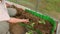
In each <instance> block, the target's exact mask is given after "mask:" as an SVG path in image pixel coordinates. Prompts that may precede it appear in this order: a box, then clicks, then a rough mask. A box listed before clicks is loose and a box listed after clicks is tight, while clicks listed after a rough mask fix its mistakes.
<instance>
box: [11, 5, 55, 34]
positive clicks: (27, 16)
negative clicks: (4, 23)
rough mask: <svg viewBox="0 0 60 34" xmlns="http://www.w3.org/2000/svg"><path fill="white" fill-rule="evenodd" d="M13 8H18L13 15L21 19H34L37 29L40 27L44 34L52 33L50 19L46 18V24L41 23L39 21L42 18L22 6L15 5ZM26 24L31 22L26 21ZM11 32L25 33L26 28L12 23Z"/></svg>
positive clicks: (12, 33) (13, 33) (15, 33)
mask: <svg viewBox="0 0 60 34" xmlns="http://www.w3.org/2000/svg"><path fill="white" fill-rule="evenodd" d="M13 8H16V10H17V14H16V15H15V16H13V17H15V18H19V19H29V20H32V21H33V22H34V23H35V26H34V28H35V29H39V30H40V31H41V32H42V33H43V34H50V31H51V28H52V25H51V24H50V23H49V22H48V21H46V20H45V22H46V24H40V23H39V22H38V21H40V20H41V18H38V17H36V16H33V15H32V14H30V13H28V12H25V11H24V10H22V9H21V8H17V7H15V6H13ZM26 24H29V23H26ZM10 32H11V34H25V32H26V29H25V28H24V27H22V26H20V25H19V24H10ZM55 33H56V32H55Z"/></svg>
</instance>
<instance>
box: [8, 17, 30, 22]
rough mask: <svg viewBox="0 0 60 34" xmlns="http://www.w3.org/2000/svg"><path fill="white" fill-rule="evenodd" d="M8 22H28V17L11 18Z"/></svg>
mask: <svg viewBox="0 0 60 34" xmlns="http://www.w3.org/2000/svg"><path fill="white" fill-rule="evenodd" d="M8 22H9V23H18V22H29V19H18V18H11V19H10V20H9V21H8Z"/></svg>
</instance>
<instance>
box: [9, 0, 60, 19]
mask: <svg viewBox="0 0 60 34" xmlns="http://www.w3.org/2000/svg"><path fill="white" fill-rule="evenodd" d="M8 1H11V2H15V3H17V4H20V5H23V6H25V7H28V8H30V9H32V10H35V11H39V12H41V13H43V14H46V15H49V16H51V17H53V18H55V19H58V20H60V0H8Z"/></svg>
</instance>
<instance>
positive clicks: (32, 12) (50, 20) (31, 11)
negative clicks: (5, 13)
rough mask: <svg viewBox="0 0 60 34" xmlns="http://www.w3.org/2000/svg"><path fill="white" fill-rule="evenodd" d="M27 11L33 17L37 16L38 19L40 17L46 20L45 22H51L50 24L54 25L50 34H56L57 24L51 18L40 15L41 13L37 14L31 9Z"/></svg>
mask: <svg viewBox="0 0 60 34" xmlns="http://www.w3.org/2000/svg"><path fill="white" fill-rule="evenodd" d="M25 11H26V12H28V13H30V14H32V15H34V16H37V17H39V18H42V19H44V20H47V21H49V22H50V24H51V25H52V29H51V32H50V34H54V31H55V29H56V22H55V21H54V20H53V19H52V18H51V17H49V16H47V15H43V14H40V13H38V12H36V11H33V10H29V9H25Z"/></svg>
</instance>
